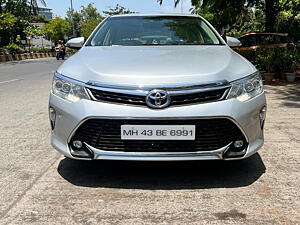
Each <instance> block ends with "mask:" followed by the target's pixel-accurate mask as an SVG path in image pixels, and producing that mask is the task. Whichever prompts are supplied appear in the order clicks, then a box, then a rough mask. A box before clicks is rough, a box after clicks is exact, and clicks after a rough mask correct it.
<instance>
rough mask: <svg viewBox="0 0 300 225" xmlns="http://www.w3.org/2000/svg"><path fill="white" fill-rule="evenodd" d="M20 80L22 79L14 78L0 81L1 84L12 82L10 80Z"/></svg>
mask: <svg viewBox="0 0 300 225" xmlns="http://www.w3.org/2000/svg"><path fill="white" fill-rule="evenodd" d="M18 80H21V79H13V80H6V81H0V84H5V83H10V82H14V81H18Z"/></svg>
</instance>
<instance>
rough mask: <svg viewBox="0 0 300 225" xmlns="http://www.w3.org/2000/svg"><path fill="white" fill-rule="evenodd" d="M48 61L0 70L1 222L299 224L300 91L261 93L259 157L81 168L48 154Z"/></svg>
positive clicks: (52, 63)
mask: <svg viewBox="0 0 300 225" xmlns="http://www.w3.org/2000/svg"><path fill="white" fill-rule="evenodd" d="M60 63H61V62H57V61H56V60H55V59H39V60H26V61H20V62H7V63H2V64H0V151H1V154H0V224H251V225H252V224H300V189H299V187H300V178H299V176H300V85H278V86H268V87H266V91H267V97H268V117H267V123H266V129H265V138H266V141H265V145H264V147H263V148H262V149H261V150H260V153H259V154H256V155H254V156H253V157H251V158H249V159H247V160H243V161H237V162H221V161H209V162H204V161H199V162H176V163H175V162H174V163H172V162H167V163H165V162H112V161H96V162H95V161H93V162H81V161H72V160H69V159H65V158H64V157H62V156H61V155H60V154H59V153H57V152H56V151H55V150H54V149H53V148H52V147H51V146H50V141H49V137H50V127H49V121H48V114H47V105H48V93H49V90H50V87H51V79H52V74H53V72H54V71H55V70H56V68H57V67H58V66H59V65H60Z"/></svg>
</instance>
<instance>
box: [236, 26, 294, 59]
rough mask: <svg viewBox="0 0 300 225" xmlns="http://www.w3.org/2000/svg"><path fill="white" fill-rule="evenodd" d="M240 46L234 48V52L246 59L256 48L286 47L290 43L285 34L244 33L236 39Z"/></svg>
mask: <svg viewBox="0 0 300 225" xmlns="http://www.w3.org/2000/svg"><path fill="white" fill-rule="evenodd" d="M238 39H239V41H240V42H241V44H242V45H241V46H239V47H235V48H234V50H235V51H237V52H238V53H239V54H241V55H243V56H245V57H246V58H247V56H248V55H250V54H251V51H253V50H256V49H258V48H275V47H286V46H287V44H288V43H292V41H291V40H290V38H289V37H288V34H286V33H255V32H253V33H246V34H242V35H240V36H239V37H238Z"/></svg>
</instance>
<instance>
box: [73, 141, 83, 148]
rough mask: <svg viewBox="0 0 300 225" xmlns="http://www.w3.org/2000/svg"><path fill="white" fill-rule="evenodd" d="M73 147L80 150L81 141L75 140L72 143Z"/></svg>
mask: <svg viewBox="0 0 300 225" xmlns="http://www.w3.org/2000/svg"><path fill="white" fill-rule="evenodd" d="M73 146H74V147H75V148H77V149H80V148H82V146H83V144H82V142H81V141H79V140H75V141H73Z"/></svg>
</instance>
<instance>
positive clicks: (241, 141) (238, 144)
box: [233, 140, 244, 148]
mask: <svg viewBox="0 0 300 225" xmlns="http://www.w3.org/2000/svg"><path fill="white" fill-rule="evenodd" d="M243 145H244V141H243V140H237V141H235V142H234V143H233V146H234V147H235V148H241V147H243Z"/></svg>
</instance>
